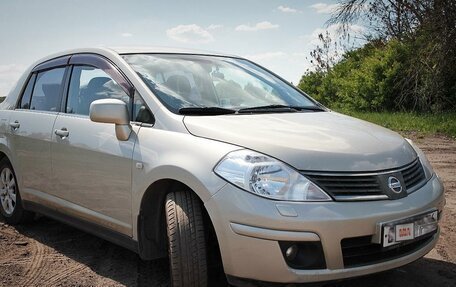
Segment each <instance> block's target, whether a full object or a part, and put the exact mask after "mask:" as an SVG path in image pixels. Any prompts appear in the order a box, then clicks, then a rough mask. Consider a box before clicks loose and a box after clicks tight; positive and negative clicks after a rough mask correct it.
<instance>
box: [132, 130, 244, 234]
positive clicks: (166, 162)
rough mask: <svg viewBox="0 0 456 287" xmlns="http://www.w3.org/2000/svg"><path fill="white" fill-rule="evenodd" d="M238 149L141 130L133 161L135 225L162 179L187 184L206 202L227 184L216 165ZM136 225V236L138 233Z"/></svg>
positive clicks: (208, 141) (213, 142)
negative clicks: (146, 199)
mask: <svg viewBox="0 0 456 287" xmlns="http://www.w3.org/2000/svg"><path fill="white" fill-rule="evenodd" d="M235 149H239V147H238V146H234V145H231V144H227V143H223V142H218V141H214V140H210V139H204V138H199V137H195V136H193V135H191V134H188V133H180V132H171V131H164V130H160V129H155V128H141V129H140V130H139V132H138V140H137V142H136V144H135V148H134V152H133V162H132V192H133V193H132V216H133V220H132V221H133V224H135V223H136V222H137V217H138V215H139V212H140V208H141V200H142V198H143V196H144V193H145V192H146V191H147V189H148V187H149V186H151V185H152V184H153V183H154V182H157V181H159V180H162V179H172V180H175V181H179V182H181V183H183V184H185V185H187V186H188V187H189V188H190V189H192V190H193V191H194V192H195V193H196V194H197V195H198V197H199V198H200V199H201V200H202V201H203V202H206V201H207V200H209V199H210V198H211V197H212V196H213V195H214V194H215V193H216V192H217V191H218V190H220V189H221V188H222V187H223V186H224V185H225V184H226V181H224V180H223V179H221V178H220V177H218V176H217V175H216V174H215V173H214V172H213V168H214V166H215V165H216V164H217V163H218V162H219V161H220V159H221V158H222V157H223V156H225V155H226V154H227V153H229V152H231V151H233V150H235ZM136 231H137V227H136V226H134V233H133V234H137V232H136Z"/></svg>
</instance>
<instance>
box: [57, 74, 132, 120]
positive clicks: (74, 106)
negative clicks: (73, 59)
mask: <svg viewBox="0 0 456 287" xmlns="http://www.w3.org/2000/svg"><path fill="white" fill-rule="evenodd" d="M109 98H111V99H119V100H122V101H124V102H125V103H126V104H127V106H128V107H129V108H130V104H131V101H130V97H129V96H128V95H127V94H126V93H125V92H124V90H123V89H122V87H121V86H120V85H119V84H117V83H116V81H114V80H113V79H112V78H111V77H110V76H109V75H108V74H107V73H106V72H104V71H103V70H102V69H98V68H94V67H91V66H74V67H73V71H72V73H71V82H70V87H69V90H68V100H67V104H66V112H67V113H69V114H78V115H89V108H90V104H91V103H92V102H93V101H96V100H100V99H109Z"/></svg>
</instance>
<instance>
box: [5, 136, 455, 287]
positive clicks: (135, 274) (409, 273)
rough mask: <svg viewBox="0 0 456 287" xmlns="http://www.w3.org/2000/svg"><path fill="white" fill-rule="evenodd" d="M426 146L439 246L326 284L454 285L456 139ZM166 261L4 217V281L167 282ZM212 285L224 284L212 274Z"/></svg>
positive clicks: (436, 139)
mask: <svg viewBox="0 0 456 287" xmlns="http://www.w3.org/2000/svg"><path fill="white" fill-rule="evenodd" d="M409 136H410V137H412V138H413V139H414V141H415V142H416V143H417V144H418V145H419V146H420V147H421V148H422V149H423V150H424V151H425V153H426V154H427V155H428V157H429V159H430V161H431V162H432V164H433V166H434V168H435V170H436V171H437V173H438V174H439V175H440V176H441V178H443V180H444V182H445V187H446V199H447V206H446V209H445V213H444V217H443V220H442V222H441V237H440V240H439V243H438V245H437V247H436V248H435V249H434V250H433V251H432V252H431V253H429V254H428V255H427V256H426V257H425V258H423V259H420V260H418V261H416V262H414V263H412V264H410V265H407V266H405V267H402V268H399V269H395V270H392V271H388V272H384V273H380V274H376V275H371V276H366V277H361V278H356V279H352V280H346V281H340V282H332V283H324V284H322V285H323V286H359V287H368V286H385V287H386V286H400V287H403V286H426V287H429V286H456V227H455V226H456V225H455V222H456V171H455V168H456V141H455V140H454V139H448V138H445V137H442V136H432V137H421V138H420V137H417V136H416V135H413V134H412V135H409ZM167 276H168V270H167V263H166V262H164V261H153V262H149V263H144V262H142V261H141V260H140V259H139V258H138V256H137V255H136V254H134V253H132V252H130V251H128V250H126V249H123V248H121V247H118V246H116V245H113V244H111V243H109V242H107V241H104V240H102V239H99V238H97V237H94V236H92V235H89V234H87V233H84V232H81V231H79V230H76V229H74V228H72V227H69V226H66V225H63V224H60V223H58V222H56V221H53V220H50V219H47V218H45V217H41V218H39V219H37V220H36V221H35V222H33V223H32V224H29V225H27V226H20V227H11V226H8V225H7V224H5V223H4V221H2V219H0V286H168V282H167ZM212 276H213V277H214V278H216V279H213V280H212V281H211V286H226V283H225V282H224V280H223V276H222V275H221V274H213V275H212Z"/></svg>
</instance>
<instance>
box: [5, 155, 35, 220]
mask: <svg viewBox="0 0 456 287" xmlns="http://www.w3.org/2000/svg"><path fill="white" fill-rule="evenodd" d="M0 213H1V214H2V215H3V217H4V218H5V221H6V222H7V223H8V224H11V225H15V224H21V223H25V222H27V221H30V220H31V219H33V216H34V214H33V213H32V212H29V211H26V210H24V208H23V207H22V201H21V195H20V194H19V188H18V185H17V180H16V175H15V174H14V170H13V167H12V166H11V164H10V163H9V161H8V159H7V158H3V159H2V160H0Z"/></svg>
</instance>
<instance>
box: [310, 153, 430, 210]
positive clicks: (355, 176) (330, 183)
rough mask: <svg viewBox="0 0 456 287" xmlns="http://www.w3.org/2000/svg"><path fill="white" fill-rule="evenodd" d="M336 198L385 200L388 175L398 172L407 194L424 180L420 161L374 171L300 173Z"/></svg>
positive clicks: (386, 197) (342, 199)
mask: <svg viewBox="0 0 456 287" xmlns="http://www.w3.org/2000/svg"><path fill="white" fill-rule="evenodd" d="M302 173H303V174H304V175H305V176H306V177H307V178H309V179H310V180H312V181H313V182H314V183H316V184H317V185H318V186H320V187H321V188H322V189H323V190H324V191H326V192H327V193H329V194H330V195H331V196H332V197H333V198H334V199H335V200H339V201H353V200H382V199H388V198H389V197H388V194H389V193H388V192H389V187H388V183H387V180H386V179H387V177H388V175H389V174H391V175H393V174H394V175H395V176H398V174H401V175H402V177H403V180H404V181H403V182H404V184H405V190H406V192H407V193H410V192H413V191H414V190H416V189H417V188H419V187H420V186H421V184H422V183H424V181H425V175H424V170H423V167H422V165H421V162H420V161H419V160H418V159H416V160H415V161H413V162H412V163H411V164H409V165H407V166H405V167H402V168H399V169H396V170H389V171H378V172H373V173H350V174H348V173H343V172H321V173H320V172H305V171H303V172H302Z"/></svg>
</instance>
